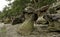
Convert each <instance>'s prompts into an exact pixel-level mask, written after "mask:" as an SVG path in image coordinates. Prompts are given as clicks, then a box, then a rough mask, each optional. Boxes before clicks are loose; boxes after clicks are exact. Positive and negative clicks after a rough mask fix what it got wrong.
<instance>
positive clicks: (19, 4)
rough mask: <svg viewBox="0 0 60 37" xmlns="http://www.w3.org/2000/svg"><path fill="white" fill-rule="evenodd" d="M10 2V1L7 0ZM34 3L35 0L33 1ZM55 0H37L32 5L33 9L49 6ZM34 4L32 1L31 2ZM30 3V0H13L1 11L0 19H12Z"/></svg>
mask: <svg viewBox="0 0 60 37" xmlns="http://www.w3.org/2000/svg"><path fill="white" fill-rule="evenodd" d="M7 1H11V0H7ZM35 1H36V0H35ZM55 1H56V0H38V2H36V3H33V4H34V7H36V8H40V7H42V6H44V5H50V4H52V3H53V2H55ZM33 2H34V0H33ZM28 3H31V0H14V2H12V3H9V4H8V5H9V7H8V6H6V7H5V8H4V10H3V11H2V13H1V15H0V18H3V17H14V16H18V15H20V13H22V11H23V10H24V8H25V7H26V6H27V5H26V4H28Z"/></svg>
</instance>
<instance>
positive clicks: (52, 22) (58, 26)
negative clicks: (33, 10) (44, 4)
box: [45, 14, 60, 31]
mask: <svg viewBox="0 0 60 37" xmlns="http://www.w3.org/2000/svg"><path fill="white" fill-rule="evenodd" d="M45 19H46V20H47V21H48V22H49V26H48V30H49V31H58V30H59V31H60V22H59V21H58V20H60V15H59V14H49V15H46V17H45Z"/></svg>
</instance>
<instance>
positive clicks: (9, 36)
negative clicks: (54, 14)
mask: <svg viewBox="0 0 60 37" xmlns="http://www.w3.org/2000/svg"><path fill="white" fill-rule="evenodd" d="M19 25H20V24H18V25H11V24H3V23H0V37H60V33H57V32H44V31H42V30H41V28H40V27H39V28H37V29H36V30H34V31H33V32H32V34H31V35H28V36H22V35H20V34H19V33H18V32H17V31H16V30H17V27H18V26H19Z"/></svg>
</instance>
